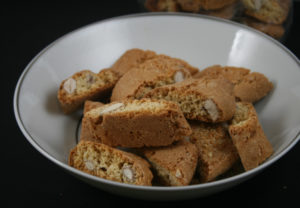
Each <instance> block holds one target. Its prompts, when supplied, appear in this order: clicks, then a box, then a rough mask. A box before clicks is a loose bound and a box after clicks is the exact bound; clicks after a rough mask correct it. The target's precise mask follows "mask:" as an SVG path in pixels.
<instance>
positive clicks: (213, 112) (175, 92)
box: [145, 77, 235, 123]
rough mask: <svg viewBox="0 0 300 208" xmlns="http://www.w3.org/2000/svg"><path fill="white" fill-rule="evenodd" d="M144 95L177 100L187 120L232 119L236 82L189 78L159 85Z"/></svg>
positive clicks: (222, 79)
mask: <svg viewBox="0 0 300 208" xmlns="http://www.w3.org/2000/svg"><path fill="white" fill-rule="evenodd" d="M145 97H148V98H154V99H164V100H168V101H172V102H175V103H177V104H178V105H179V107H180V109H181V110H182V112H183V113H184V115H185V117H186V118H187V119H192V120H200V121H204V122H213V123H216V122H222V121H227V120H230V119H231V118H232V116H233V114H234V111H235V97H234V95H233V85H232V83H230V82H229V81H228V80H227V79H224V78H210V77H207V78H203V79H187V80H184V81H182V82H179V83H176V84H172V85H166V86H163V87H159V88H156V89H154V90H152V91H150V92H149V93H148V94H146V96H145Z"/></svg>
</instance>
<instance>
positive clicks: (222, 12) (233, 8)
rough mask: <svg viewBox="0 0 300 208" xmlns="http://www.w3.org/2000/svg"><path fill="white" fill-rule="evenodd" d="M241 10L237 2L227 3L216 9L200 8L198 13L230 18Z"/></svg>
mask: <svg viewBox="0 0 300 208" xmlns="http://www.w3.org/2000/svg"><path fill="white" fill-rule="evenodd" d="M241 11H242V7H241V6H240V4H239V2H236V3H233V4H229V5H226V6H224V7H223V8H220V9H217V10H201V11H199V13H200V14H205V15H209V16H214V17H219V18H223V19H228V20H232V19H234V17H235V16H236V14H238V13H239V12H241Z"/></svg>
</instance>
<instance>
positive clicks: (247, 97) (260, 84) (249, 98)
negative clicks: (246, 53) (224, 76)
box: [234, 72, 273, 103]
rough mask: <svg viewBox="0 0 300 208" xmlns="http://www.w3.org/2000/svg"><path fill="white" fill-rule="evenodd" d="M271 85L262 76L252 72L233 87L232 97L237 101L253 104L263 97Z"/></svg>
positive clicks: (271, 87) (270, 88)
mask: <svg viewBox="0 0 300 208" xmlns="http://www.w3.org/2000/svg"><path fill="white" fill-rule="evenodd" d="M272 89H273V84H272V82H270V81H269V80H268V79H267V78H266V77H265V76H264V75H263V74H261V73H258V72H252V73H250V74H248V75H246V76H245V77H244V78H243V80H242V81H241V82H240V83H238V84H236V85H235V86H234V95H235V97H236V98H237V100H239V101H245V102H250V103H254V102H257V101H258V100H260V99H261V98H263V97H265V96H266V95H267V94H268V93H269V92H270V91H271V90H272Z"/></svg>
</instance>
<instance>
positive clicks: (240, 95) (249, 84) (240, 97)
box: [194, 65, 273, 103]
mask: <svg viewBox="0 0 300 208" xmlns="http://www.w3.org/2000/svg"><path fill="white" fill-rule="evenodd" d="M202 77H215V78H216V77H224V78H226V79H228V80H229V81H230V82H231V83H232V84H233V85H234V90H233V91H234V95H235V97H236V100H237V101H245V102H251V103H254V102H257V101H258V100H260V99H262V98H263V97H265V96H266V95H267V94H268V93H269V92H270V91H271V90H272V89H273V84H272V82H270V81H269V80H268V78H267V77H266V76H265V75H263V74H262V73H259V72H251V71H250V70H249V69H246V68H242V67H233V66H220V65H214V66H210V67H207V68H205V69H203V70H201V71H200V72H198V73H197V74H195V75H194V78H202Z"/></svg>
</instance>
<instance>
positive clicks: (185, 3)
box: [177, 0, 236, 12]
mask: <svg viewBox="0 0 300 208" xmlns="http://www.w3.org/2000/svg"><path fill="white" fill-rule="evenodd" d="M177 2H178V4H179V5H180V7H181V8H182V10H183V11H187V12H199V11H200V10H201V9H204V10H216V9H221V8H223V7H225V6H228V5H230V4H233V3H234V2H236V0H177Z"/></svg>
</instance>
